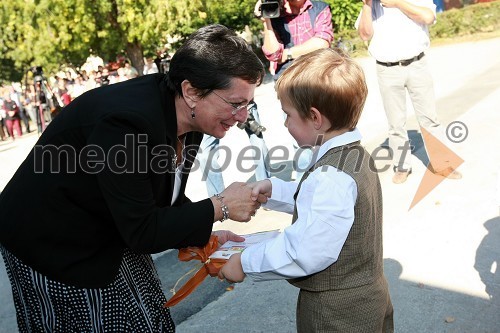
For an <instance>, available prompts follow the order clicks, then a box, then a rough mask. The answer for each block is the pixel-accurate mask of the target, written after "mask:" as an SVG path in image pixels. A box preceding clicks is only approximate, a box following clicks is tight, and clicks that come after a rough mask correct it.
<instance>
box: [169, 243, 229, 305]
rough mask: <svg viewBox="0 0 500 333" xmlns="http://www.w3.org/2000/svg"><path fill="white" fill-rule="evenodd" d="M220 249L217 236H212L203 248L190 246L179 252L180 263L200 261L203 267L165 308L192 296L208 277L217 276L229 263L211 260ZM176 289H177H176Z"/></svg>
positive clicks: (224, 260) (176, 293)
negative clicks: (212, 255) (213, 254)
mask: <svg viewBox="0 0 500 333" xmlns="http://www.w3.org/2000/svg"><path fill="white" fill-rule="evenodd" d="M218 247H219V242H218V239H217V236H215V235H211V236H210V239H209V241H208V243H207V244H206V245H205V246H204V247H203V248H200V247H194V246H190V247H187V248H183V249H180V250H179V255H178V258H179V260H180V261H190V260H193V259H199V260H200V261H201V262H202V263H203V266H202V267H201V268H200V269H199V270H198V272H196V274H195V275H193V277H191V279H189V281H187V282H186V283H185V284H184V285H183V286H182V288H181V289H179V291H178V292H175V290H174V291H173V292H174V296H172V298H170V299H169V300H168V302H167V303H165V305H164V307H171V306H174V305H176V304H177V303H179V302H180V301H182V300H183V299H184V298H186V297H187V296H188V295H189V294H191V293H192V292H193V291H194V290H195V289H196V288H197V287H198V286H199V285H200V284H201V283H202V282H203V280H205V278H206V277H207V275H210V276H217V274H218V273H219V270H220V269H221V267H222V266H224V264H225V263H226V262H227V260H226V259H210V258H209V257H210V255H211V254H212V253H214V252H215V251H216V250H217V248H218ZM174 288H175V287H174Z"/></svg>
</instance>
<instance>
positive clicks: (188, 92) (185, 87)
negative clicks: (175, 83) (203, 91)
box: [181, 80, 200, 108]
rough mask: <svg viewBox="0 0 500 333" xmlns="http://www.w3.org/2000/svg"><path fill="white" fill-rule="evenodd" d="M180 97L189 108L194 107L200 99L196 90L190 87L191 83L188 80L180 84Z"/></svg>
mask: <svg viewBox="0 0 500 333" xmlns="http://www.w3.org/2000/svg"><path fill="white" fill-rule="evenodd" d="M181 89H182V96H183V97H184V99H185V101H186V103H187V104H188V105H189V107H190V108H194V107H195V106H196V102H197V101H198V100H199V99H200V96H198V89H196V88H195V87H193V86H192V85H191V82H189V81H188V80H184V81H182V83H181Z"/></svg>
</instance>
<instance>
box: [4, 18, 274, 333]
mask: <svg viewBox="0 0 500 333" xmlns="http://www.w3.org/2000/svg"><path fill="white" fill-rule="evenodd" d="M263 75H264V70H263V66H262V63H261V62H260V61H259V59H258V58H257V57H256V56H255V54H254V53H253V52H252V51H251V50H250V49H249V48H248V47H247V45H246V42H245V41H244V40H243V39H241V38H240V37H237V36H236V34H235V33H234V32H232V31H231V30H229V29H227V28H225V27H224V26H221V25H212V26H207V27H205V28H202V29H200V30H198V31H197V32H195V33H194V34H193V35H192V36H191V37H190V38H189V39H188V40H187V41H186V43H185V44H184V45H183V46H182V47H181V48H180V49H179V50H178V51H177V53H176V54H175V56H174V57H173V58H172V61H171V64H170V72H169V73H168V74H167V75H164V74H153V75H146V76H143V77H139V78H137V79H133V80H129V81H126V82H123V83H119V84H115V85H110V86H106V87H102V88H98V89H94V90H91V91H89V92H87V93H85V94H83V95H81V96H80V97H79V98H77V99H75V100H74V101H73V102H72V103H71V104H69V105H68V106H67V107H66V108H64V110H63V111H62V112H61V114H59V115H58V116H57V117H56V118H55V119H54V120H53V121H52V123H51V124H50V126H48V127H47V129H46V130H45V131H44V133H43V135H42V136H41V137H40V139H39V141H38V142H37V144H36V145H35V147H34V148H33V150H32V151H31V152H30V154H29V156H28V157H27V159H26V160H25V161H24V162H23V164H22V165H21V166H20V168H19V169H18V170H17V172H16V173H15V175H14V176H13V178H12V179H11V181H10V182H9V184H8V185H7V186H6V188H5V189H4V191H3V192H2V193H1V195H0V244H1V245H0V250H1V252H2V255H3V257H4V261H5V264H6V267H7V272H8V275H9V279H10V281H11V284H12V287H13V288H12V289H13V296H14V302H15V306H16V313H17V319H18V326H19V330H20V331H21V332H39V331H41V332H45V331H46V332H49V331H50V332H73V331H75V332H76V331H78V332H92V331H94V332H171V331H174V324H173V322H172V319H171V317H170V313H169V310H168V309H167V308H163V304H164V302H165V301H166V300H165V296H164V295H163V293H162V291H161V286H160V282H159V279H158V276H157V273H156V270H155V268H154V265H153V263H152V261H151V256H150V254H151V253H156V252H160V251H164V250H166V249H171V248H181V247H186V246H203V245H205V244H206V242H207V241H208V239H209V237H210V234H211V232H212V225H213V222H214V221H219V220H220V221H223V220H225V219H228V218H231V219H233V220H236V221H242V222H246V221H249V220H250V218H251V216H252V215H254V214H255V211H256V210H257V209H258V208H259V206H260V203H259V202H258V201H253V200H252V199H251V197H250V194H251V191H250V189H249V188H247V187H246V186H245V184H244V183H233V184H231V185H230V186H229V187H227V188H226V189H225V190H224V191H223V192H222V193H220V195H218V196H214V197H211V198H207V199H205V200H202V201H199V202H191V201H190V200H189V199H188V198H187V197H186V196H185V195H184V190H185V187H186V182H187V178H188V174H189V172H190V169H191V166H192V164H193V161H194V158H195V156H196V152H197V149H198V145H199V143H200V141H201V139H202V136H203V134H204V133H206V134H210V135H213V136H215V137H218V138H222V137H223V136H224V135H225V134H226V131H227V130H229V128H231V127H232V126H233V125H235V124H237V123H238V122H244V121H245V119H246V117H247V108H246V106H247V104H248V103H249V102H250V101H251V100H252V99H253V94H254V89H255V87H256V85H257V84H259V83H260V82H261V80H262V78H263ZM259 200H261V198H259ZM262 200H265V199H264V198H262ZM21 201H29V202H31V204H30V205H29V207H28V208H26V207H25V208H23V209H22V210H19V207H18V203H19V202H21ZM219 236H220V237H219V238H220V240H221V241H222V242H223V241H225V240H228V239H233V240H238V239H239V238H238V236H236V235H235V234H232V233H230V232H227V231H226V232H219Z"/></svg>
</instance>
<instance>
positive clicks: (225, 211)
mask: <svg viewBox="0 0 500 333" xmlns="http://www.w3.org/2000/svg"><path fill="white" fill-rule="evenodd" d="M215 197H216V198H217V200H219V201H220V208H221V209H222V218H221V219H220V220H219V221H220V222H224V221H225V220H227V219H229V208H227V206H226V204H225V203H224V201H223V200H222V199H224V197H223V196H222V195H220V194H219V193H217V194H215Z"/></svg>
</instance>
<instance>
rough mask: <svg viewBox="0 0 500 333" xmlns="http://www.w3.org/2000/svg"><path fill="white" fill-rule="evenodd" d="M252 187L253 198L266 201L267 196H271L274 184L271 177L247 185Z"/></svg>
mask: <svg viewBox="0 0 500 333" xmlns="http://www.w3.org/2000/svg"><path fill="white" fill-rule="evenodd" d="M247 186H248V187H250V188H251V189H252V195H251V197H252V200H254V201H258V202H260V203H266V202H267V198H270V197H271V194H272V189H273V184H272V183H271V181H270V180H269V179H264V180H261V181H258V182H255V183H250V184H248V185H247Z"/></svg>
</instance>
